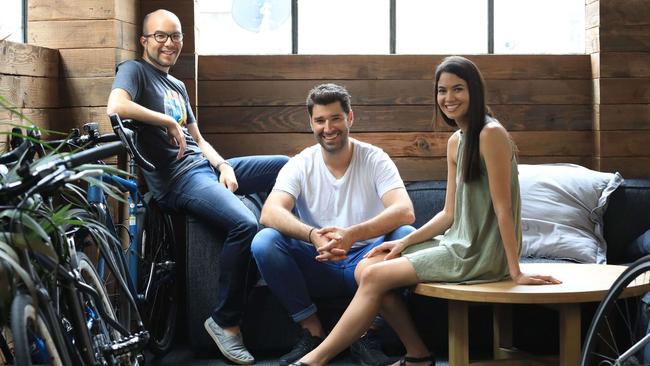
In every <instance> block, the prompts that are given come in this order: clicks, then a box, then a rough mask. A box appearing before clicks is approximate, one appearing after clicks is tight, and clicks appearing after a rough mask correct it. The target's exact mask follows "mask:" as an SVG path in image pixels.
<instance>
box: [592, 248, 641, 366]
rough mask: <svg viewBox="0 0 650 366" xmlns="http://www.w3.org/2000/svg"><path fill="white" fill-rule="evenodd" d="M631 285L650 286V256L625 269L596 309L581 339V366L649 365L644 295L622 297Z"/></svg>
mask: <svg viewBox="0 0 650 366" xmlns="http://www.w3.org/2000/svg"><path fill="white" fill-rule="evenodd" d="M631 283H634V284H648V283H650V257H644V258H641V259H640V260H637V261H636V262H634V263H633V264H632V265H631V266H630V267H629V268H628V269H626V270H625V271H624V272H623V273H622V274H621V275H620V276H619V278H618V279H616V281H615V282H614V284H613V285H612V287H611V288H610V290H609V291H608V292H607V295H606V296H605V298H604V299H603V301H602V302H601V303H600V305H599V306H598V308H597V309H596V314H595V315H594V318H593V320H592V322H591V325H590V327H589V331H588V332H587V335H586V337H585V342H584V346H583V352H582V357H581V361H580V365H581V366H589V365H598V366H607V365H621V366H623V365H634V366H638V365H650V335H646V334H647V333H648V330H649V329H648V313H649V312H650V305H649V302H648V301H647V299H646V296H648V295H645V296H644V294H643V293H641V294H633V295H631V296H628V295H625V296H623V290H624V289H625V288H626V287H627V286H628V285H630V284H631ZM648 294H650V293H648ZM648 298H650V296H648Z"/></svg>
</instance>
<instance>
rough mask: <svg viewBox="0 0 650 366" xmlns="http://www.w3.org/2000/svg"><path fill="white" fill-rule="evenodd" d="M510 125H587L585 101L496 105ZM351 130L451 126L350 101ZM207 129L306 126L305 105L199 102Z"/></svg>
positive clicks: (418, 110) (420, 109)
mask: <svg viewBox="0 0 650 366" xmlns="http://www.w3.org/2000/svg"><path fill="white" fill-rule="evenodd" d="M492 108H493V110H494V112H495V113H496V116H497V118H498V119H499V121H500V122H501V123H502V124H503V125H504V126H505V127H506V129H508V131H547V130H574V131H578V130H591V129H592V115H593V113H592V108H591V106H589V105H586V104H585V105H573V106H572V105H494V106H492ZM353 110H354V126H353V127H352V130H353V131H354V132H391V131H394V132H409V131H410V132H414V131H452V130H453V129H452V128H451V127H449V126H447V125H446V124H445V123H444V122H443V121H442V119H441V118H438V120H437V121H436V122H435V124H433V122H432V120H433V107H432V106H428V105H424V106H419V105H414V106H399V105H396V106H358V107H354V108H353ZM199 114H200V116H201V117H200V118H199V120H200V123H201V131H203V132H206V133H262V132H309V127H308V123H309V116H308V114H307V109H306V107H304V106H288V107H284V106H271V107H257V106H251V107H200V108H199Z"/></svg>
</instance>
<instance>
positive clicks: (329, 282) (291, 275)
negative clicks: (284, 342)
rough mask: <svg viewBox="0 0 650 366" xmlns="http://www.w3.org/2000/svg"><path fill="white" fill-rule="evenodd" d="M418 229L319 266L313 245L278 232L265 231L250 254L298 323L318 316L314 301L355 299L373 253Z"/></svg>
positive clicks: (408, 228)
mask: <svg viewBox="0 0 650 366" xmlns="http://www.w3.org/2000/svg"><path fill="white" fill-rule="evenodd" d="M414 230H415V229H414V228H413V227H412V226H408V225H405V226H400V227H398V228H397V229H395V231H393V232H391V233H389V234H387V235H384V236H381V237H380V238H378V239H377V240H375V241H374V242H373V243H371V244H368V245H365V246H362V247H357V248H353V249H350V251H349V252H348V256H347V258H346V259H344V260H341V261H337V262H319V261H317V260H316V259H314V257H316V255H318V252H317V251H316V249H314V246H313V245H311V244H308V243H306V242H304V241H300V240H297V239H293V238H290V237H288V236H285V235H283V234H282V233H280V232H279V231H277V230H275V229H270V228H267V229H263V230H262V231H260V232H259V233H257V235H255V239H253V244H251V250H252V251H253V257H254V258H255V262H257V267H258V268H259V270H260V273H261V274H262V277H263V278H264V280H265V281H266V283H267V285H268V286H269V288H270V289H271V292H273V294H274V295H275V296H276V297H277V298H278V299H279V300H280V302H281V303H282V305H284V307H285V309H287V311H288V312H289V315H290V316H291V318H292V319H293V320H294V321H295V322H300V321H302V320H305V319H307V318H308V317H310V316H311V315H313V314H314V313H316V305H314V303H313V302H312V300H311V299H312V298H332V297H352V296H354V293H355V292H356V290H357V287H358V285H357V281H356V280H355V278H354V270H355V268H356V267H357V264H358V263H359V262H360V261H361V260H362V259H363V256H364V255H365V254H366V253H368V251H370V249H372V248H374V247H376V246H377V245H379V244H381V243H383V242H384V241H389V240H396V239H400V238H403V237H405V236H406V235H408V234H409V233H411V232H412V231H414Z"/></svg>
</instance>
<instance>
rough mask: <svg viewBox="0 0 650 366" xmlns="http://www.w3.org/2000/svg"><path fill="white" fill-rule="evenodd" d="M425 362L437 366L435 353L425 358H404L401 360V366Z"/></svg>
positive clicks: (430, 365)
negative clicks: (408, 363)
mask: <svg viewBox="0 0 650 366" xmlns="http://www.w3.org/2000/svg"><path fill="white" fill-rule="evenodd" d="M425 361H431V363H430V364H429V366H436V356H435V355H434V354H433V353H431V354H430V355H428V356H424V357H410V356H404V357H402V359H401V360H399V366H406V363H407V362H414V363H419V362H425Z"/></svg>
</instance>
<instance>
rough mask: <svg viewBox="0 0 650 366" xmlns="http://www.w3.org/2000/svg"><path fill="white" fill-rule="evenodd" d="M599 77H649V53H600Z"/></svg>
mask: <svg viewBox="0 0 650 366" xmlns="http://www.w3.org/2000/svg"><path fill="white" fill-rule="evenodd" d="M649 4H650V3H649ZM600 76H601V77H603V78H633V77H645V78H647V77H650V53H648V52H601V53H600Z"/></svg>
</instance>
